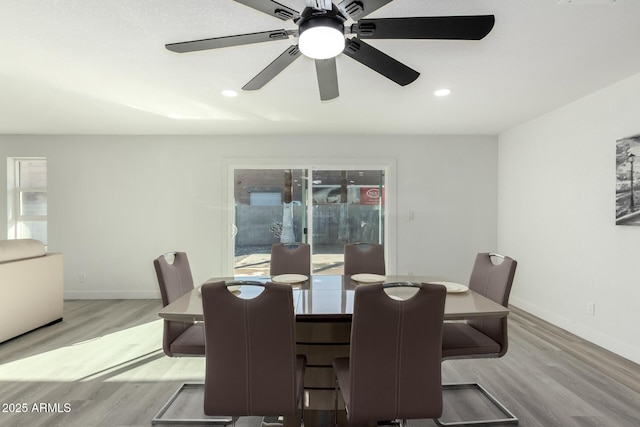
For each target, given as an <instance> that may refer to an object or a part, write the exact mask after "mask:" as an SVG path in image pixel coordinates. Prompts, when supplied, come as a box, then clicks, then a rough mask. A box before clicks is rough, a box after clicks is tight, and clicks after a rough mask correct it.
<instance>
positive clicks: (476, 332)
mask: <svg viewBox="0 0 640 427" xmlns="http://www.w3.org/2000/svg"><path fill="white" fill-rule="evenodd" d="M517 265H518V263H517V262H516V260H514V259H513V258H510V257H508V256H503V255H499V254H493V253H479V254H477V256H476V260H475V264H474V266H473V270H472V271H471V277H470V278H469V289H471V290H472V291H474V292H477V293H479V294H481V295H483V296H485V297H487V298H489V299H491V300H493V301H495V302H497V303H498V304H501V305H503V306H504V307H507V306H508V304H509V295H510V294H511V286H512V285H513V278H514V276H515V273H516V266H517ZM508 345H509V340H508V336H507V318H506V317H502V318H478V319H469V320H468V321H466V322H447V323H445V324H444V328H443V335H442V358H443V360H447V359H469V358H492V357H502V356H504V355H505V353H506V352H507V348H508ZM444 388H445V390H447V389H449V390H458V389H476V390H478V391H480V392H481V393H482V394H483V395H484V396H485V397H486V398H488V399H489V400H490V401H491V402H492V403H493V404H494V405H495V406H496V407H497V408H498V409H499V410H500V412H501V413H502V414H504V417H503V418H497V419H489V420H471V421H457V422H445V421H443V420H442V419H440V420H437V423H438V424H439V425H445V426H447V425H448V426H452V425H455V426H457V425H477V424H480V423H482V424H483V425H491V424H517V423H518V418H516V416H515V415H513V413H511V411H509V410H508V409H507V408H506V407H505V406H504V405H503V404H502V403H500V402H499V401H498V400H497V399H496V398H495V397H494V396H493V395H492V394H491V393H489V392H488V391H487V390H486V389H485V388H484V387H482V386H481V385H480V384H478V383H457V384H445V385H444Z"/></svg>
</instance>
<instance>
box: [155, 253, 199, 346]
mask: <svg viewBox="0 0 640 427" xmlns="http://www.w3.org/2000/svg"><path fill="white" fill-rule="evenodd" d="M167 258H173V262H171V263H170V262H169V261H168V260H167ZM153 266H154V267H155V270H156V275H157V277H158V285H159V286H160V295H161V297H162V306H163V307H166V306H167V305H169V304H170V303H172V302H173V301H175V300H176V299H178V298H180V297H181V296H182V295H184V294H186V293H187V292H190V291H192V290H193V289H194V287H193V277H192V276H191V268H190V266H189V260H188V258H187V254H186V253H184V252H168V253H166V254H164V255H160V256H159V257H158V258H156V259H155V260H154V261H153ZM162 349H163V350H164V353H165V354H166V355H167V356H204V328H203V326H202V323H194V322H187V323H185V322H173V321H168V320H165V321H164V330H163V336H162Z"/></svg>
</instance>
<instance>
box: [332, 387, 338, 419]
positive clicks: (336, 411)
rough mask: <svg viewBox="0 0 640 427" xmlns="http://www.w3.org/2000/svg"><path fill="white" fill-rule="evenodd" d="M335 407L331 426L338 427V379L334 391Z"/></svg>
mask: <svg viewBox="0 0 640 427" xmlns="http://www.w3.org/2000/svg"><path fill="white" fill-rule="evenodd" d="M333 394H334V397H335V406H334V408H333V409H334V411H333V425H334V426H335V427H338V379H336V387H335V389H334V393H333Z"/></svg>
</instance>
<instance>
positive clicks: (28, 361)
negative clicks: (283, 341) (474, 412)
mask: <svg viewBox="0 0 640 427" xmlns="http://www.w3.org/2000/svg"><path fill="white" fill-rule="evenodd" d="M159 308H160V301H159V300H100V301H86V300H84V301H66V302H65V317H64V321H63V322H61V323H58V324H55V325H52V326H49V327H46V328H43V329H39V330H37V331H35V332H32V333H29V334H27V335H24V336H22V337H19V338H17V339H14V340H11V341H9V342H6V343H4V344H0V404H1V405H2V406H1V407H0V426H3V427H5V426H6V427H14V426H29V427H35V426H43V427H45V426H46V427H52V426H64V427H73V426H78V427H93V426H105V427H114V426H145V427H148V426H150V424H151V419H152V418H153V416H154V415H155V414H156V413H157V412H158V411H159V409H160V408H161V407H162V405H163V404H164V402H166V401H167V400H168V399H169V397H170V396H171V395H172V394H173V392H174V391H175V390H176V389H177V388H178V387H179V386H180V384H181V383H183V382H189V381H195V382H197V381H202V378H203V375H204V359H203V358H180V359H176V358H169V357H166V356H164V354H163V353H162V350H161V348H160V342H161V334H162V321H161V320H160V319H159V318H158V317H157V311H158V310H159ZM443 377H444V380H445V382H460V381H465V380H473V381H475V380H478V381H479V382H480V383H482V384H483V385H484V386H485V387H486V388H488V389H489V390H490V391H491V392H493V394H494V395H496V397H498V399H500V400H501V401H502V402H503V403H504V404H505V405H506V406H507V407H508V408H509V409H511V410H512V411H513V412H514V413H515V414H516V415H517V416H518V417H519V418H520V425H521V426H531V427H534V426H535V427H537V426H540V427H550V426H561V427H570V426H605V427H627V426H628V427H636V426H640V366H638V365H636V364H634V363H631V362H629V361H627V360H625V359H623V358H620V357H618V356H616V355H613V354H611V353H609V352H607V351H605V350H603V349H600V348H598V347H596V346H593V345H591V344H589V343H587V342H585V341H583V340H581V339H579V338H577V337H575V336H573V335H571V334H569V333H567V332H565V331H563V330H561V329H558V328H556V327H553V326H550V325H548V324H546V323H544V322H542V321H540V320H539V319H536V318H535V317H533V316H530V315H528V314H526V313H524V312H522V311H520V310H517V309H514V310H513V312H512V314H511V316H510V347H509V351H508V353H507V355H506V356H505V357H503V358H501V359H477V360H466V361H447V362H444V363H443ZM446 402H447V401H446ZM445 406H446V405H445ZM447 410H449V411H450V410H451V408H448V409H447ZM409 425H410V426H412V427H427V426H428V427H430V426H433V425H435V424H434V423H433V421H431V420H415V421H412V422H411V423H410V424H409Z"/></svg>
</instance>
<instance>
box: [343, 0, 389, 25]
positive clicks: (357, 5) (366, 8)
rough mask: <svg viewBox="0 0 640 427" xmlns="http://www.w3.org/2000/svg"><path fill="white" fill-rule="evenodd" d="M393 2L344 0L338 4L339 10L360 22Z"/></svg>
mask: <svg viewBox="0 0 640 427" xmlns="http://www.w3.org/2000/svg"><path fill="white" fill-rule="evenodd" d="M392 1H393V0H342V1H341V2H340V3H338V9H340V11H342V13H344V14H346V15H347V16H349V17H350V18H351V19H353V20H354V21H358V20H359V19H362V18H364V17H365V16H367V15H368V14H370V13H371V12H373V11H374V10H378V9H380V8H381V7H382V6H384V5H386V4H387V3H391V2H392Z"/></svg>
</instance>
